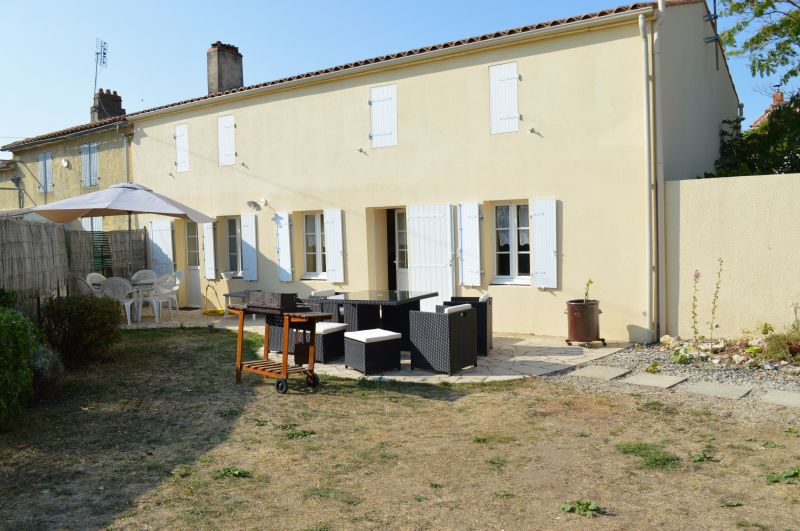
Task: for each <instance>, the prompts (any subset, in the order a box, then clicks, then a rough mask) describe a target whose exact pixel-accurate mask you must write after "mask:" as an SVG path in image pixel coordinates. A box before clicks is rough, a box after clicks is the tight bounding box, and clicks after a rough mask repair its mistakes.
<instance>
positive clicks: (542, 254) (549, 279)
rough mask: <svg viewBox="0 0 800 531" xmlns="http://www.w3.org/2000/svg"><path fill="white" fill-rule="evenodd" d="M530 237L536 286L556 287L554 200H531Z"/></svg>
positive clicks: (532, 276)
mask: <svg viewBox="0 0 800 531" xmlns="http://www.w3.org/2000/svg"><path fill="white" fill-rule="evenodd" d="M531 207H532V208H531V210H532V215H531V232H532V234H531V237H532V239H533V275H531V283H532V284H533V285H534V286H536V287H537V288H557V287H558V249H557V243H556V242H557V239H556V238H557V236H556V233H557V227H556V200H555V199H533V200H531Z"/></svg>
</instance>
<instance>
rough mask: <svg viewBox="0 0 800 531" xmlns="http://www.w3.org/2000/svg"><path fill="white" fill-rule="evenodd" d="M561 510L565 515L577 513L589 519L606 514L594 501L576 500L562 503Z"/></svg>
mask: <svg viewBox="0 0 800 531" xmlns="http://www.w3.org/2000/svg"><path fill="white" fill-rule="evenodd" d="M561 510H562V511H564V512H565V513H575V514H579V515H581V516H588V517H593V516H597V515H598V514H605V513H606V510H605V509H603V508H602V507H600V506H599V505H597V502H596V501H594V500H575V501H571V502H566V503H562V504H561Z"/></svg>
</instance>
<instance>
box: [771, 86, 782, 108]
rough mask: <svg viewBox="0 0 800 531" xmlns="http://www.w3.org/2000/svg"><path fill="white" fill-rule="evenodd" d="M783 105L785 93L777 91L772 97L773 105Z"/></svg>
mask: <svg viewBox="0 0 800 531" xmlns="http://www.w3.org/2000/svg"><path fill="white" fill-rule="evenodd" d="M781 103H783V92H781V91H780V90H776V91H775V94H773V95H772V105H776V106H777V105H780V104H781Z"/></svg>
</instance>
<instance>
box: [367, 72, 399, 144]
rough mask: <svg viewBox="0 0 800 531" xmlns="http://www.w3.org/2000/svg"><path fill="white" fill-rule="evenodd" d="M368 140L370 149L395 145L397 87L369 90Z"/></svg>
mask: <svg viewBox="0 0 800 531" xmlns="http://www.w3.org/2000/svg"><path fill="white" fill-rule="evenodd" d="M369 104H370V121H371V132H370V135H369V136H370V139H371V140H372V147H374V148H379V147H386V146H396V145H397V85H384V86H382V87H373V88H372V89H371V90H370V98H369Z"/></svg>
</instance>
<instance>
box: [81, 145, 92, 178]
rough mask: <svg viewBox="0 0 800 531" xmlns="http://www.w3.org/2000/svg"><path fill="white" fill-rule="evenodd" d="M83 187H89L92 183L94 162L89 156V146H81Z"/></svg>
mask: <svg viewBox="0 0 800 531" xmlns="http://www.w3.org/2000/svg"><path fill="white" fill-rule="evenodd" d="M80 151H81V186H89V183H90V182H91V179H90V175H91V173H92V160H91V157H90V156H89V144H83V145H82V146H81V149H80Z"/></svg>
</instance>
